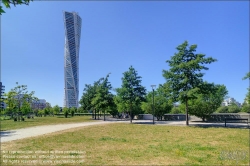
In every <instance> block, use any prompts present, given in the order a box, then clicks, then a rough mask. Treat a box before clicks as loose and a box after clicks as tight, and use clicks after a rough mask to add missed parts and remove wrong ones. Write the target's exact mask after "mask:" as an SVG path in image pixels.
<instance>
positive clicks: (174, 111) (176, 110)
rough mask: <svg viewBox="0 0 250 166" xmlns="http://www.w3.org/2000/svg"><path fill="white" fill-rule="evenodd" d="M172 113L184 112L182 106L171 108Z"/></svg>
mask: <svg viewBox="0 0 250 166" xmlns="http://www.w3.org/2000/svg"><path fill="white" fill-rule="evenodd" d="M170 113H171V114H181V113H183V112H182V111H181V109H180V108H178V107H173V108H172V109H171V112H170Z"/></svg>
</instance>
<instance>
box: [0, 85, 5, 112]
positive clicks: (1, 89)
mask: <svg viewBox="0 0 250 166" xmlns="http://www.w3.org/2000/svg"><path fill="white" fill-rule="evenodd" d="M4 90H5V86H3V84H2V82H0V99H1V100H0V110H2V109H4V108H5V103H4V102H3V101H2V99H3V94H4Z"/></svg>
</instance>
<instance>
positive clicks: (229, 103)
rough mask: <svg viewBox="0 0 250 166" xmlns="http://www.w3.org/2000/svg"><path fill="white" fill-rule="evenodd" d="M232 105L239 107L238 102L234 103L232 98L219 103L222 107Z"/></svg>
mask: <svg viewBox="0 0 250 166" xmlns="http://www.w3.org/2000/svg"><path fill="white" fill-rule="evenodd" d="M233 103H235V104H236V105H237V106H238V107H241V104H240V103H239V102H238V101H236V100H235V99H234V98H232V97H230V98H227V99H225V100H224V101H223V102H222V103H221V105H222V106H230V105H232V104H233Z"/></svg>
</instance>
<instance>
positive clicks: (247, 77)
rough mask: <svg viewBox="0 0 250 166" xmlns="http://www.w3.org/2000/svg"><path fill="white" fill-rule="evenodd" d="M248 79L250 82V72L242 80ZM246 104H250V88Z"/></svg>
mask: <svg viewBox="0 0 250 166" xmlns="http://www.w3.org/2000/svg"><path fill="white" fill-rule="evenodd" d="M246 79H249V81H250V72H248V73H247V74H246V76H245V77H243V78H242V80H246ZM244 103H247V104H250V88H247V94H246V98H245V101H244Z"/></svg>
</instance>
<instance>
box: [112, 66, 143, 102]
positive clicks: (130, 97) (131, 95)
mask: <svg viewBox="0 0 250 166" xmlns="http://www.w3.org/2000/svg"><path fill="white" fill-rule="evenodd" d="M117 95H118V96H120V98H121V99H122V101H123V102H127V103H140V102H142V101H144V100H145V95H146V89H145V87H143V86H142V85H141V77H140V76H138V74H137V71H135V69H134V68H133V67H132V66H130V67H129V71H127V72H125V73H123V77H122V87H121V88H118V89H117Z"/></svg>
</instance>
